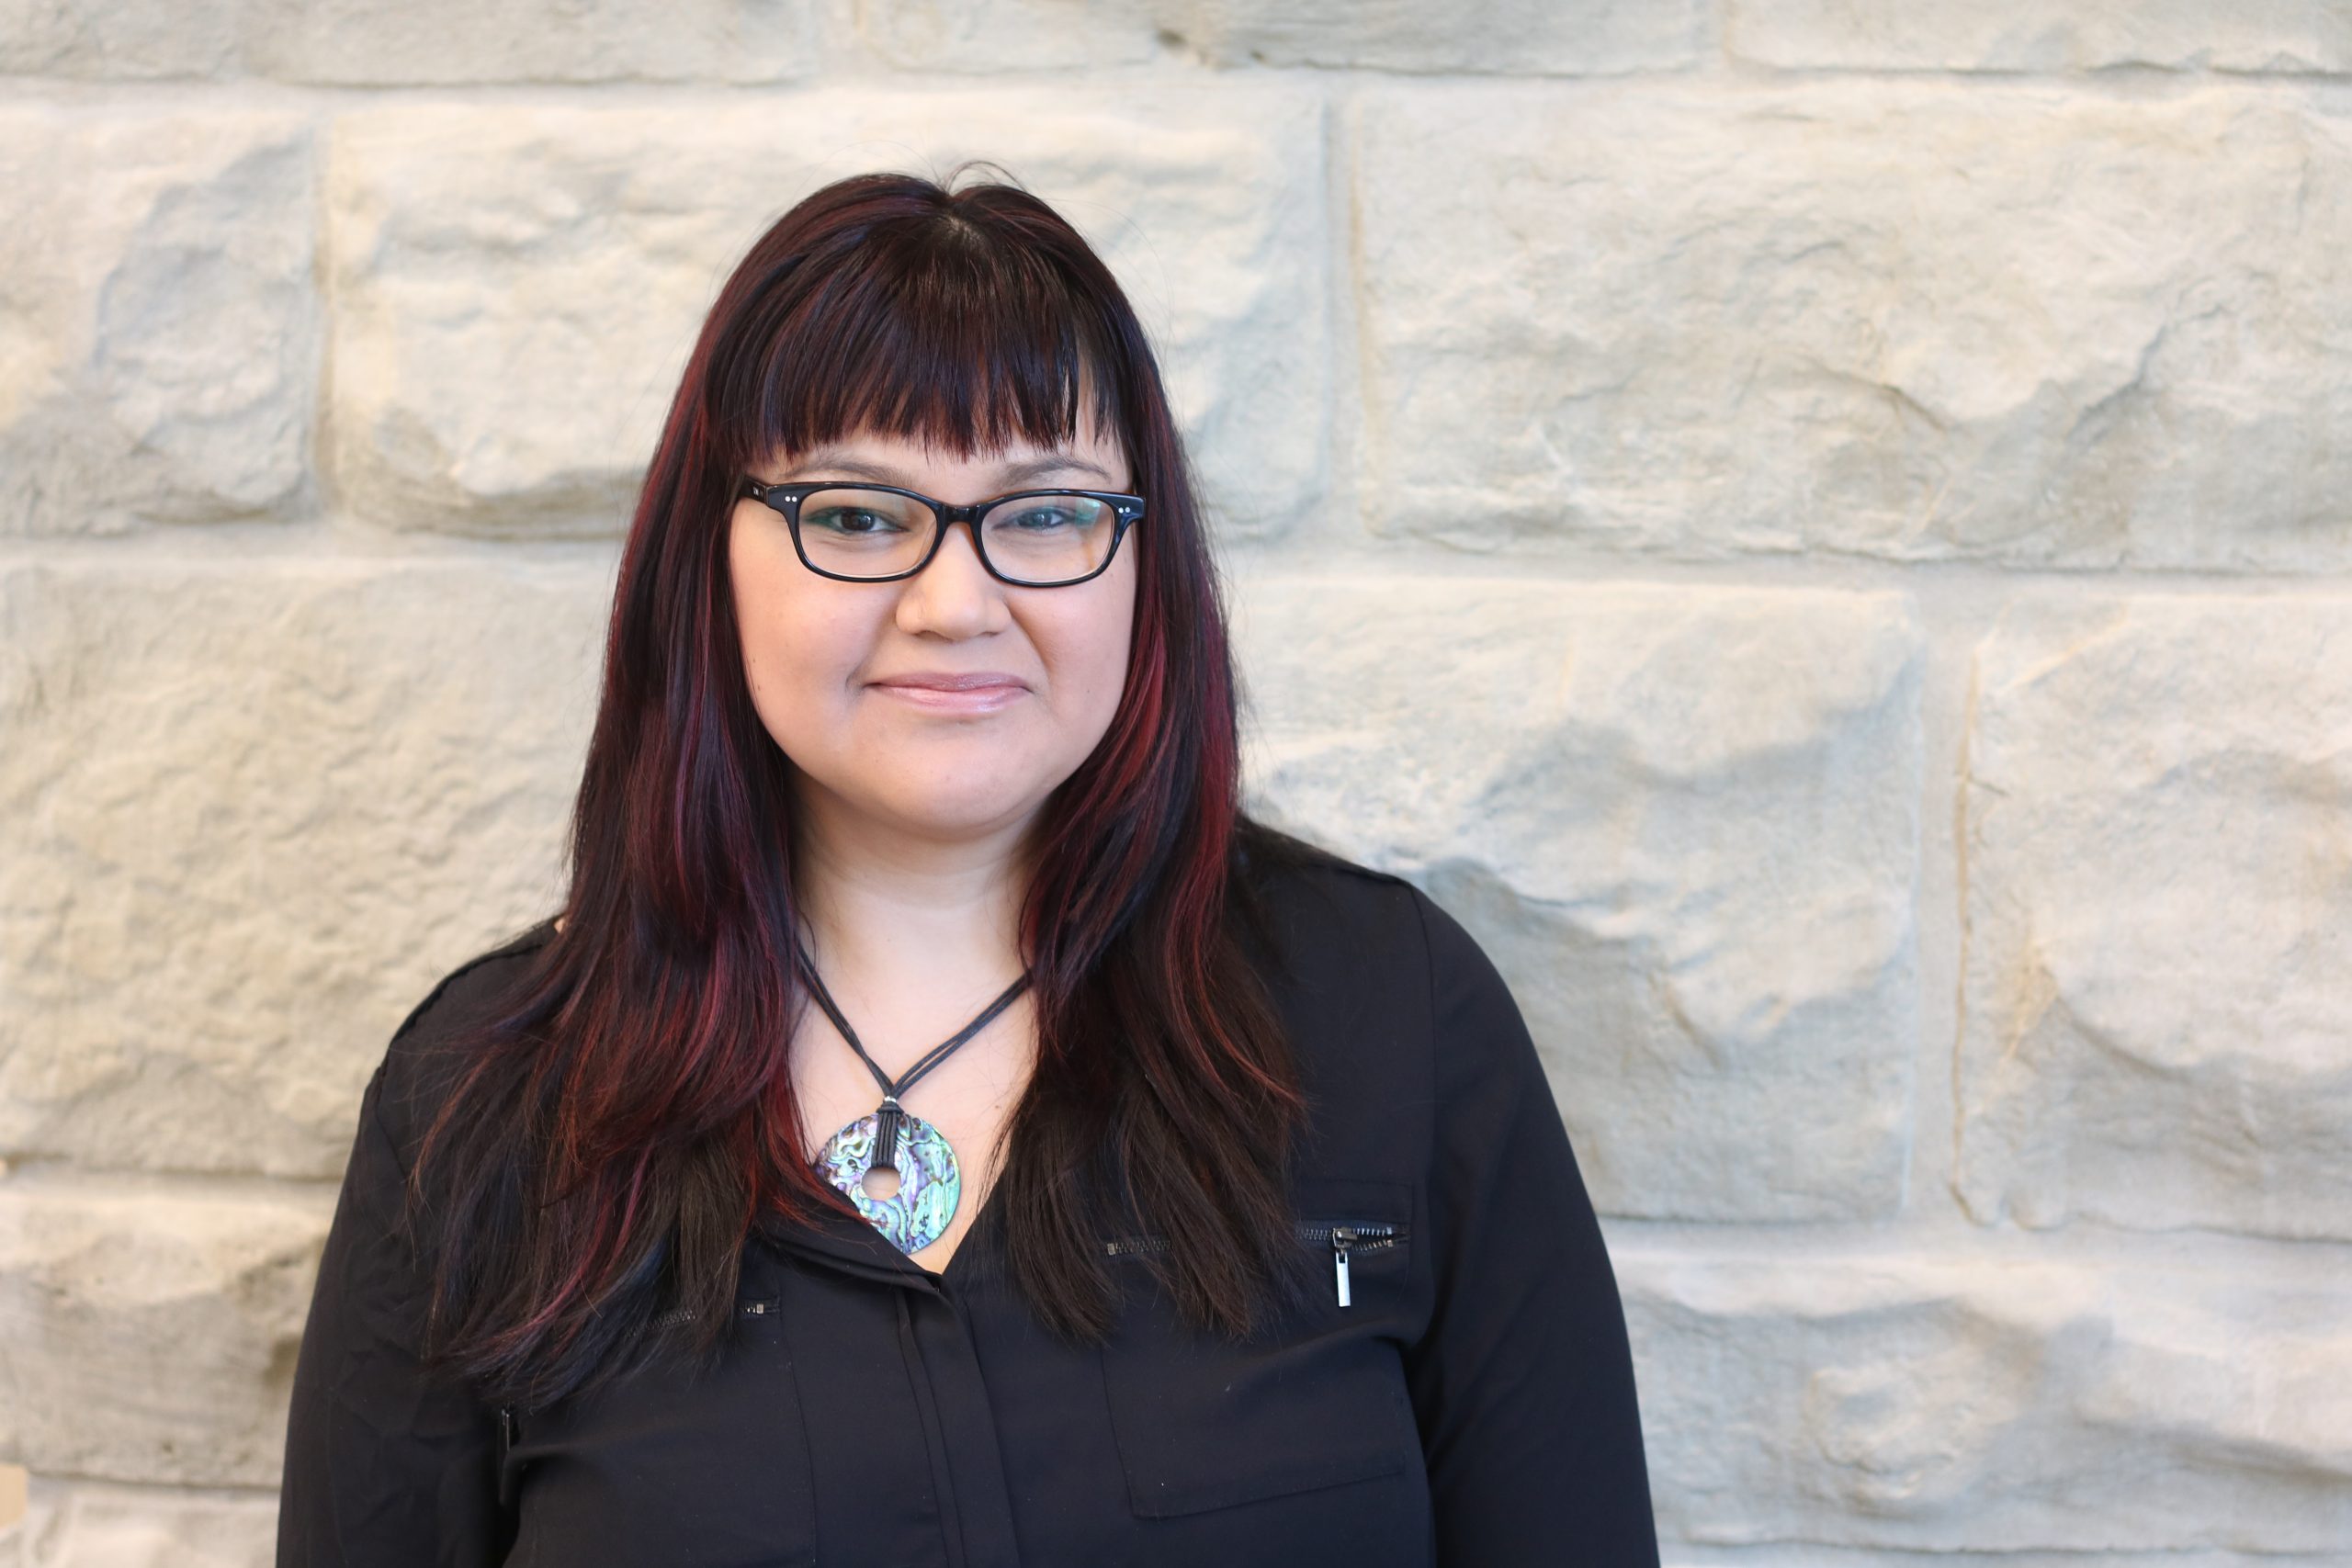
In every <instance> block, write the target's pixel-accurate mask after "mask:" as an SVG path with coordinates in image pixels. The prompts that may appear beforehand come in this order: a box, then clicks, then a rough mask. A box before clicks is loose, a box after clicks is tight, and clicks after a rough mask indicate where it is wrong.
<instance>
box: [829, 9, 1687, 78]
mask: <svg viewBox="0 0 2352 1568" xmlns="http://www.w3.org/2000/svg"><path fill="white" fill-rule="evenodd" d="M858 28H859V31H860V32H861V33H862V34H863V36H864V37H865V39H866V40H867V42H868V43H869V44H871V45H872V46H873V48H874V49H875V51H876V52H877V53H879V54H880V55H881V56H882V57H883V58H884V59H885V60H887V61H888V62H890V63H891V64H893V65H896V66H899V67H902V68H906V69H910V70H919V71H1001V70H1052V69H1055V68H1058V67H1066V66H1067V67H1080V66H1086V67H1095V66H1111V65H1131V64H1137V63H1142V62H1148V61H1151V60H1154V59H1157V58H1163V57H1172V58H1173V59H1175V60H1177V61H1180V62H1190V63H1198V64H1205V65H1210V66H1219V67H1225V66H1250V65H1285V66H1286V65H1309V66H1338V67H1363V68H1367V69H1371V70H1380V71H1397V72H1404V73H1435V72H1480V73H1485V72H1492V73H1525V74H1537V75H1563V76H1579V75H1608V74H1615V73H1623V72H1631V71H1656V70H1671V69H1675V68H1678V67H1683V66H1689V65H1691V64H1693V63H1695V62H1697V60H1698V56H1699V46H1700V37H1701V11H1700V8H1699V7H1698V6H1697V5H1696V4H1694V0H1653V3H1644V0H1564V3H1563V0H1461V3H1459V4H1456V5H1453V6H1426V5H1414V4H1410V3H1408V0H1356V3H1347V0H1306V3H1305V4H1300V3H1296V0H1292V3H1288V4H1268V3H1266V0H1110V3H1107V4H1105V3H1096V4H1090V5H1086V6H1068V5H1059V4H1055V3H1054V0H978V3H977V4H969V5H947V4H943V3H942V0H862V4H861V6H860V7H859V11H858Z"/></svg>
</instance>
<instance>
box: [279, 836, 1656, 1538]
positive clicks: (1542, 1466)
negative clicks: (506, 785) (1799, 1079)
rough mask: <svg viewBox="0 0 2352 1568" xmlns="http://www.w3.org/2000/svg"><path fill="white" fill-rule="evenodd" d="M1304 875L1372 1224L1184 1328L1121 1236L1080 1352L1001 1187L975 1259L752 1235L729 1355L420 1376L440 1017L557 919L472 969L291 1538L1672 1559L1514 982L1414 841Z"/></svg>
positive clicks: (398, 1131)
mask: <svg viewBox="0 0 2352 1568" xmlns="http://www.w3.org/2000/svg"><path fill="white" fill-rule="evenodd" d="M1273 908H1274V911H1275V913H1276V916H1277V919H1278V923H1279V927H1280V930H1281V931H1282V933H1283V934H1282V941H1283V943H1284V953H1285V956H1286V957H1287V958H1288V959H1289V960H1290V963H1291V965H1292V971H1293V974H1294V976H1295V979H1294V981H1293V982H1292V983H1290V984H1288V985H1286V986H1284V987H1282V988H1281V989H1280V990H1279V991H1278V993H1277V998H1278V1000H1279V1002H1280V1005H1281V1007H1282V1010H1283V1017H1284V1020H1285V1021H1286V1022H1287V1024H1288V1025H1289V1028H1290V1030H1291V1032H1292V1036H1293V1039H1294V1041H1295V1044H1296V1048H1297V1050H1298V1052H1299V1056H1300V1066H1301V1070H1302V1073H1303V1075H1304V1077H1305V1079H1306V1087H1307V1089H1308V1092H1309V1095H1310V1097H1311V1100H1312V1103H1313V1106H1314V1129H1313V1135H1312V1138H1311V1141H1310V1145H1309V1147H1310V1151H1311V1152H1310V1154H1309V1156H1308V1157H1307V1158H1306V1160H1304V1161H1303V1162H1302V1164H1301V1165H1300V1167H1299V1171H1300V1179H1299V1185H1298V1187H1297V1189H1296V1191H1295V1199H1296V1204H1297V1213H1298V1215H1299V1219H1300V1227H1301V1231H1300V1245H1302V1246H1305V1247H1316V1248H1318V1249H1325V1250H1329V1249H1331V1248H1332V1247H1333V1242H1332V1237H1331V1230H1332V1228H1333V1227H1334V1226H1338V1225H1347V1226H1350V1227H1352V1228H1353V1230H1354V1231H1355V1232H1356V1233H1357V1238H1356V1240H1355V1242H1354V1244H1353V1246H1352V1247H1351V1250H1350V1251H1349V1252H1348V1255H1347V1258H1346V1261H1345V1263H1344V1266H1342V1264H1341V1263H1340V1260H1339V1258H1338V1257H1337V1255H1336V1253H1335V1255H1334V1258H1333V1261H1332V1264H1331V1269H1330V1275H1329V1277H1330V1280H1331V1292H1330V1295H1329V1297H1327V1298H1325V1299H1324V1300H1323V1301H1321V1302H1320V1303H1319V1304H1318V1306H1317V1309H1316V1310H1314V1311H1313V1312H1312V1313H1311V1314H1306V1315H1305V1316H1304V1317H1302V1318H1299V1319H1297V1320H1295V1321H1286V1322H1285V1324H1284V1325H1283V1332H1282V1333H1281V1334H1280V1335H1279V1336H1277V1337H1274V1338H1273V1339H1272V1340H1271V1341H1267V1342H1260V1343H1257V1344H1254V1345H1252V1346H1251V1347H1250V1348H1238V1347H1236V1346H1233V1345H1231V1344H1228V1343H1227V1342H1226V1341H1224V1340H1221V1339H1196V1338H1190V1337H1186V1336H1184V1335H1183V1334H1182V1332H1181V1331H1180V1329H1179V1327H1178V1325H1177V1323H1176V1320H1175V1318H1174V1316H1173V1314H1172V1310H1171V1308H1170V1304H1169V1303H1168V1302H1167V1300H1166V1299H1165V1298H1164V1296H1163V1295H1162V1293H1161V1292H1159V1290H1158V1288H1157V1287H1156V1286H1155V1285H1153V1284H1152V1283H1151V1280H1150V1277H1149V1275H1148V1273H1147V1271H1146V1269H1145V1268H1144V1266H1143V1265H1142V1264H1141V1263H1140V1262H1139V1261H1136V1260H1135V1259H1134V1258H1132V1257H1130V1256H1126V1255H1118V1256H1114V1267H1119V1268H1124V1269H1126V1270H1128V1274H1127V1286H1126V1307H1125V1318H1124V1320H1123V1322H1122V1324H1121V1325H1120V1328H1119V1330H1118V1332H1117V1334H1116V1336H1115V1337H1114V1339H1113V1340H1112V1342H1111V1343H1110V1344H1108V1345H1107V1346H1106V1347H1104V1348H1102V1349H1100V1350H1099V1351H1097V1350H1087V1351H1083V1352H1072V1351H1069V1350H1067V1349H1063V1348H1059V1347H1057V1345H1056V1343H1055V1342H1054V1341H1053V1340H1052V1339H1051V1338H1050V1337H1048V1336H1047V1335H1046V1333H1045V1332H1044V1330H1043V1329H1042V1328H1041V1327H1040V1326H1038V1325H1036V1323H1035V1320H1034V1319H1033V1318H1032V1316H1031V1315H1030V1314H1029V1313H1028V1312H1027V1310H1026V1308H1025V1307H1024V1306H1023V1303H1022V1302H1021V1300H1020V1298H1019V1296H1018V1295H1017V1294H1016V1293H1015V1292H1014V1291H1013V1288H1012V1284H1011V1282H1010V1280H1009V1279H1008V1278H1001V1277H1000V1276H999V1273H998V1270H997V1269H995V1268H994V1267H993V1265H994V1264H996V1263H997V1262H998V1261H999V1260H1000V1259H1001V1257H1002V1251H1001V1239H1000V1237H999V1236H998V1235H997V1232H996V1229H995V1227H994V1226H993V1225H992V1224H990V1223H989V1221H990V1219H991V1218H992V1214H991V1212H990V1210H989V1208H986V1207H984V1208H983V1209H982V1211H981V1213H980V1214H979V1215H978V1216H977V1217H976V1220H975V1222H974V1224H973V1227H972V1228H971V1230H970V1232H969V1233H968V1234H967V1236H966V1237H965V1239H964V1240H963V1241H962V1242H961V1243H960V1244H959V1245H958V1247H957V1248H956V1252H955V1254H954V1256H953V1257H952V1258H950V1259H949V1262H948V1266H947V1269H945V1271H944V1273H934V1272H933V1271H932V1270H930V1269H924V1268H923V1267H922V1266H921V1265H920V1264H918V1263H916V1262H915V1261H914V1260H912V1259H911V1258H908V1257H907V1256H906V1255H904V1254H903V1253H900V1252H899V1250H898V1249H897V1248H896V1247H892V1246H891V1245H890V1244H889V1243H888V1241H887V1240H885V1239H884V1238H883V1237H882V1236H881V1235H879V1234H878V1233H877V1232H876V1231H874V1230H872V1229H871V1228H870V1227H868V1226H866V1225H865V1224H864V1223H863V1222H861V1221H857V1220H854V1219H852V1218H850V1217H849V1216H847V1215H846V1214H841V1215H828V1216H826V1217H825V1218H824V1219H823V1220H821V1221H820V1222H819V1223H817V1224H812V1225H810V1226H809V1227H808V1228H806V1229H802V1230H798V1231H779V1232H777V1233H776V1234H775V1235H774V1237H773V1239H768V1238H762V1239H758V1240H755V1241H754V1242H753V1243H752V1245H751V1246H750V1247H747V1249H746V1254H745V1258H744V1261H743V1269H742V1284H741V1292H740V1295H739V1299H738V1301H737V1303H736V1317H735V1324H734V1332H733V1334H732V1337H731V1338H730V1340H729V1348H728V1350H727V1359H726V1360H725V1362H724V1363H723V1364H722V1366H721V1369H720V1371H719V1372H718V1375H716V1376H712V1377H708V1378H704V1379H701V1380H695V1379H693V1378H691V1377H686V1376H670V1375H663V1374H659V1373H654V1374H648V1375H641V1376H638V1377H634V1378H632V1379H629V1380H626V1381H624V1382H620V1383H618V1384H616V1385H613V1386H611V1387H608V1388H607V1389H606V1390H605V1392H603V1393H597V1394H594V1395H592V1396H591V1397H589V1398H588V1399H586V1400H584V1401H577V1402H573V1403H572V1404H570V1405H569V1406H567V1405H564V1404H559V1405H557V1406H555V1407H552V1408H550V1409H549V1410H548V1411H546V1412H543V1413H540V1414H537V1415H526V1416H523V1417H521V1418H520V1420H519V1421H517V1422H515V1423H513V1424H511V1425H510V1424H508V1423H506V1422H504V1421H503V1420H502V1419H501V1416H500V1413H499V1412H498V1411H496V1410H493V1409H492V1408H488V1407H486V1406H484V1405H483V1404H481V1403H480V1402H479V1401H477V1400H476V1399H475V1398H474V1397H472V1395H471V1393H469V1391H468V1390H466V1389H463V1388H458V1387H451V1386H445V1385H441V1384H436V1383H434V1382H426V1381H423V1380H421V1379H420V1378H419V1377H418V1376H417V1375H416V1372H415V1371H414V1365H413V1347H414V1344H415V1339H414V1328H413V1325H414V1322H415V1314H416V1311H417V1308H418V1303H419V1302H420V1301H421V1293H420V1292H421V1289H422V1286H421V1281H420V1280H419V1279H418V1278H417V1276H416V1272H415V1269H414V1267H413V1259H412V1258H409V1257H408V1256H407V1255H406V1253H405V1250H404V1249H403V1248H401V1247H398V1246H396V1245H395V1244H394V1243H393V1242H392V1241H391V1240H390V1236H389V1225H390V1216H391V1215H392V1214H393V1213H395V1212H396V1210H395V1205H396V1204H397V1203H398V1201H399V1196H400V1187H401V1180H402V1172H403V1169H404V1163H403V1162H404V1160H405V1158H406V1157H407V1156H408V1153H409V1152H411V1151H413V1147H414V1143H413V1140H414V1138H415V1137H416V1136H417V1134H419V1132H420V1131H421V1124H420V1120H419V1119H420V1115H421V1111H420V1110H419V1108H418V1107H417V1106H416V1104H415V1103H414V1102H413V1100H412V1099H411V1095H412V1094H413V1089H412V1088H411V1083H412V1080H413V1063H412V1062H411V1061H410V1057H411V1055H412V1051H411V1049H410V1044H411V1043H412V1042H413V1041H414V1040H419V1039H423V1038H427V1037H429V1036H430V1035H431V1034H432V1032H435V1031H436V1030H438V1029H442V1028H446V1026H447V1022H448V1021H449V1020H451V1019H453V1018H457V1017H461V1016H464V1010H465V1009H466V1008H467V1007H468V1006H469V1004H470V1003H472V1002H474V1001H476V1000H477V999H478V998H480V997H481V995H483V994H484V992H485V990H486V989H487V987H486V985H485V982H488V981H491V980H493V979H494V978H495V977H496V976H495V973H494V968H493V966H495V965H498V964H506V963H513V962H515V961H516V959H517V958H518V957H519V956H520V955H521V954H523V953H526V951H527V950H528V949H530V948H531V947H533V946H535V945H537V944H538V943H541V942H545V941H547V940H548V931H549V928H548V926H546V925H542V926H541V927H539V928H538V929H537V930H536V931H532V932H529V933H526V935H525V936H523V937H522V938H519V939H517V941H516V942H513V943H510V944H508V945H507V946H506V947H504V948H502V949H500V950H498V951H496V952H494V953H486V954H484V955H482V956H481V957H480V958H477V959H475V960H474V961H473V962H472V963H470V964H467V965H465V966H464V967H461V968H460V969H458V971H457V972H456V973H454V974H452V975H451V976H448V977H447V979H445V980H444V981H443V982H442V983H441V985H440V986H439V987H437V988H436V989H435V991H434V992H433V994H432V995H431V996H429V997H427V998H425V1000H424V1002H423V1003H422V1004H420V1005H419V1007H418V1009H417V1010H416V1011H415V1012H414V1013H413V1014H412V1015H411V1016H410V1018H409V1020H408V1021H407V1022H405V1023H404V1024H402V1025H401V1030H400V1031H399V1032H398V1033H396V1035H395V1036H394V1038H393V1041H392V1043H391V1047H390V1050H389V1051H388V1052H387V1053H386V1056H385V1060H384V1063H383V1065H382V1066H380V1067H379V1069H378V1071H377V1074H376V1076H375V1077H374V1078H373V1079H372V1080H371V1081H370V1082H369V1083H368V1089H367V1092H366V1095H365V1097H364V1098H363V1100H362V1101H361V1106H360V1111H359V1127H358V1135H357V1138H356V1142H355V1143H354V1145H353V1147H352V1155H351V1163H350V1167H349V1169H348V1172H347V1174H346V1175H345V1179H344V1185H343V1190H342V1196H341V1200H340V1202H339V1205H338V1207H337V1209H336V1211H335V1215H334V1224H333V1227H332V1229H331V1230H330V1232H329V1234H328V1237H327V1243H326V1251H325V1255H324V1258H323V1259H322V1262H321V1265H320V1270H319V1281H318V1291H317V1294H316V1296H315V1297H314V1298H313V1301H312V1303H311V1314H310V1319H309V1325H308V1327H307V1329H306V1330H305V1332H304V1335H303V1338H302V1345H301V1351H300V1359H299V1361H298V1363H297V1368H296V1372H295V1379H294V1394H293V1405H292V1410H291V1414H290V1418H289V1420H288V1433H287V1438H288V1440H287V1450H286V1471H285V1482H284V1487H283V1493H282V1500H281V1515H280V1519H279V1525H278V1549H277V1562H278V1564H279V1568H328V1565H330V1564H335V1565H341V1564H363V1563H364V1564H371V1565H374V1564H381V1565H383V1568H426V1565H428V1564H445V1565H450V1568H458V1565H465V1568H472V1565H476V1564H491V1563H499V1562H504V1563H507V1564H512V1565H515V1568H638V1565H640V1564H641V1565H645V1568H652V1565H655V1564H659V1565H661V1568H674V1565H680V1564H690V1563H691V1564H701V1565H706V1568H750V1565H752V1564H763V1565H766V1564H776V1565H784V1564H822V1565H823V1568H869V1565H871V1568H934V1565H935V1568H1012V1565H1013V1564H1016V1563H1018V1564H1024V1565H1027V1568H1202V1565H1204V1564H1215V1565H1216V1568H1257V1565H1261V1564H1262V1565H1265V1568H1276V1565H1279V1568H1300V1565H1310V1568H1311V1565H1316V1564H1323V1563H1331V1564H1348V1565H1351V1568H1426V1565H1428V1564H1430V1563H1432V1562H1437V1563H1442V1564H1445V1565H1446V1568H1457V1565H1459V1568H1539V1565H1540V1568H1561V1565H1570V1564H1574V1565H1585V1564H1589V1565H1592V1568H1634V1565H1654V1564H1656V1563H1657V1538H1656V1535H1655V1530H1654V1526H1653V1524H1652V1517H1651V1513H1650V1498H1649V1486H1648V1479H1647V1473H1646V1469H1645V1463H1644V1460H1643V1452H1642V1437H1641V1423H1640V1416H1639V1414H1638V1412H1637V1410H1636V1406H1635V1403H1634V1376H1633V1366H1632V1360H1631V1357H1630V1355H1629V1352H1628V1349H1627V1344H1626V1337H1625V1326H1624V1318H1623V1312H1622V1309H1621V1307H1620V1305H1619V1301H1618V1295H1617V1288H1616V1282H1615V1279H1614V1277H1613V1275H1612V1273H1611V1269H1610V1265H1609V1259H1608V1257H1607V1254H1606V1253H1605V1251H1604V1250H1603V1247H1602V1242H1601V1235H1600V1228H1599V1226H1598V1225H1597V1224H1595V1221H1594V1217H1593V1211H1592V1207H1591V1204H1590V1202H1589V1200H1588V1199H1587V1197H1586V1194H1585V1190H1584V1184H1583V1181H1582V1179H1581V1178H1580V1177H1579V1175H1578V1173H1577V1165H1576V1161H1575V1158H1574V1156H1572V1155H1571V1153H1570V1151H1569V1147H1568V1138H1567V1134H1566V1130H1565V1128H1564V1126H1563V1124H1562V1122H1561V1120H1560V1114H1559V1111H1558V1108H1557V1106H1556V1104H1555V1100H1554V1099H1553V1097H1552V1092H1551V1090H1550V1089H1549V1087H1548V1086H1547V1084H1546V1083H1545V1080H1544V1074H1543V1071H1542V1069H1541V1067H1540V1066H1539V1065H1538V1063H1537V1059H1536V1055H1535V1051H1534V1047H1533V1045H1532V1043H1531V1042H1530V1040H1529V1037H1528V1033H1527V1030H1526V1026H1525V1024H1524V1023H1523V1022H1522V1021H1521V1016H1520V1012H1519V1010H1518V1008H1517V1007H1516V1006H1515V1005H1514V1003H1513V1002H1512V999H1511V997H1510V992H1509V991H1508V990H1506V989H1505V987H1504V985H1503V982H1502V980H1501V978H1500V976H1498V975H1497V973H1496V971H1495V969H1494V967H1493V965H1492V964H1489V963H1488V961H1487V957H1486V955H1485V954H1484V953H1482V952H1481V951H1480V949H1479V948H1478V946H1477V944H1476V942H1473V941H1472V940H1471V938H1470V936H1469V935H1468V934H1467V933H1466V932H1465V931H1464V930H1463V929H1462V927H1461V926H1460V925H1459V924H1458V923H1456V922H1455V920H1454V919H1453V918H1452V917H1451V916H1449V915H1448V914H1447V913H1446V912H1445V911H1444V910H1443V909H1442V908H1440V907H1439V906H1438V905H1436V904H1435V903H1433V902H1432V901H1430V899H1429V898H1428V897H1425V896H1424V895H1422V894H1421V893H1420V892H1419V890H1418V889H1416V888H1415V887H1413V886H1412V885H1411V884H1409V883H1408V882H1406V881H1404V880H1403V879H1401V878H1398V877H1395V876H1391V875H1387V874H1383V873H1379V872H1374V871H1371V870H1369V869H1366V868H1363V867H1361V866H1354V865H1351V864H1349V863H1344V862H1335V863H1331V864H1329V865H1326V866H1322V867H1319V868H1316V869H1311V870H1300V871H1293V872H1290V873H1287V874H1285V875H1284V877H1283V880H1282V881H1281V882H1280V883H1279V885H1278V886H1277V887H1276V891H1275V897H1274V900H1273ZM917 1109H920V1108H919V1107H918V1108H917ZM1108 1239H1109V1238H1106V1242H1107V1241H1108ZM1342 1273H1344V1275H1345V1277H1346V1280H1347V1289H1348V1294H1349V1301H1348V1303H1347V1304H1345V1305H1342V1304H1341V1303H1340V1300H1339V1292H1340V1276H1341V1274H1342ZM510 1541H511V1547H512V1550H511V1551H508V1550H507V1548H508V1544H509V1543H510Z"/></svg>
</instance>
